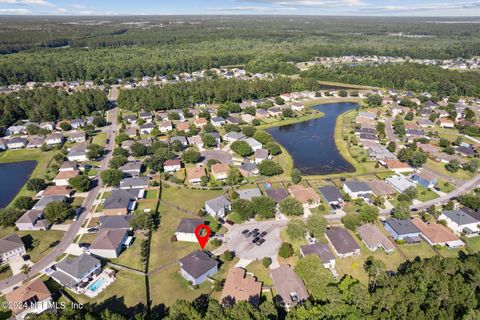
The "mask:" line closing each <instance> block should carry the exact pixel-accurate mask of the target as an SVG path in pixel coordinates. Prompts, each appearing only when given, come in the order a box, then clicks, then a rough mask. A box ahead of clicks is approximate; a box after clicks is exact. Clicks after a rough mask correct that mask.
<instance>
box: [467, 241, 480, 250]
mask: <svg viewBox="0 0 480 320" xmlns="http://www.w3.org/2000/svg"><path fill="white" fill-rule="evenodd" d="M467 244H468V248H469V249H470V251H471V253H476V252H480V237H474V238H468V240H467Z"/></svg>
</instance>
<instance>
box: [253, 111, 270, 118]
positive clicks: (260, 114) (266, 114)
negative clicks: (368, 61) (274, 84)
mask: <svg viewBox="0 0 480 320" xmlns="http://www.w3.org/2000/svg"><path fill="white" fill-rule="evenodd" d="M268 117H270V113H269V112H268V111H267V110H263V109H257V110H256V111H255V118H257V119H265V118H268Z"/></svg>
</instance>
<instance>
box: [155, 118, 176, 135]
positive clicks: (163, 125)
mask: <svg viewBox="0 0 480 320" xmlns="http://www.w3.org/2000/svg"><path fill="white" fill-rule="evenodd" d="M158 129H159V130H160V132H161V133H167V132H169V131H172V130H173V126H172V123H171V122H170V121H162V122H160V123H159V125H158Z"/></svg>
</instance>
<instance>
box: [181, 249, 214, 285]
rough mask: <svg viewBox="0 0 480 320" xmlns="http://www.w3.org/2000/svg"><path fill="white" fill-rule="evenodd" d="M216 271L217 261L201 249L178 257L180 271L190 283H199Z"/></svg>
mask: <svg viewBox="0 0 480 320" xmlns="http://www.w3.org/2000/svg"><path fill="white" fill-rule="evenodd" d="M217 271H218V262H217V261H216V260H214V259H212V258H211V257H210V256H209V255H208V254H206V253H205V252H204V251H201V250H195V251H194V252H192V253H190V254H189V255H187V256H185V257H183V258H182V259H180V273H181V274H182V276H183V277H184V278H185V279H186V280H188V281H189V282H190V283H191V284H192V285H199V284H201V283H202V282H204V281H205V280H207V279H208V278H209V277H210V276H212V275H214V274H215V273H217Z"/></svg>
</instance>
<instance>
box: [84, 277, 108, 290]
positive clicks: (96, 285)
mask: <svg viewBox="0 0 480 320" xmlns="http://www.w3.org/2000/svg"><path fill="white" fill-rule="evenodd" d="M106 281H107V279H105V278H103V277H102V278H99V279H97V280H95V281H94V282H93V283H92V284H91V285H89V286H88V288H87V289H88V290H90V291H92V292H95V291H97V290H98V289H99V288H100V287H101V286H103V284H104V283H105V282H106Z"/></svg>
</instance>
